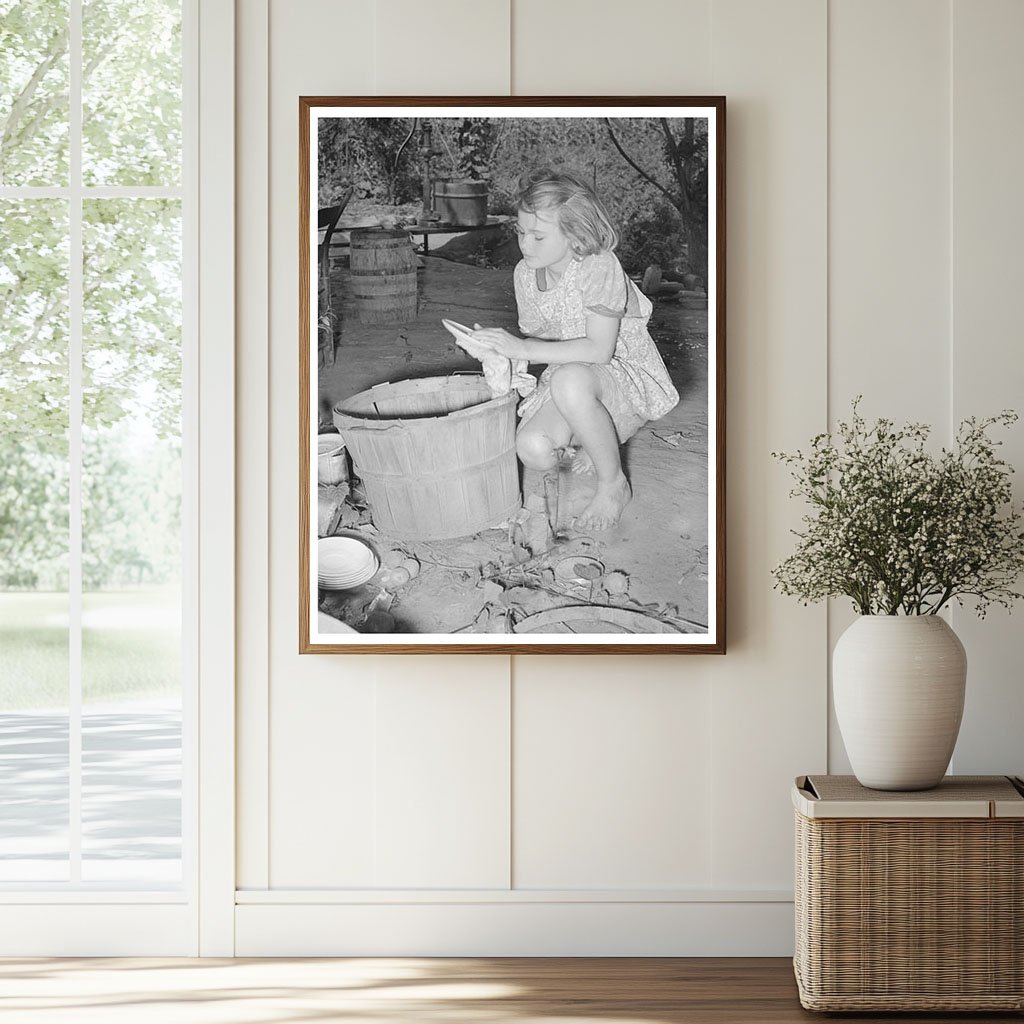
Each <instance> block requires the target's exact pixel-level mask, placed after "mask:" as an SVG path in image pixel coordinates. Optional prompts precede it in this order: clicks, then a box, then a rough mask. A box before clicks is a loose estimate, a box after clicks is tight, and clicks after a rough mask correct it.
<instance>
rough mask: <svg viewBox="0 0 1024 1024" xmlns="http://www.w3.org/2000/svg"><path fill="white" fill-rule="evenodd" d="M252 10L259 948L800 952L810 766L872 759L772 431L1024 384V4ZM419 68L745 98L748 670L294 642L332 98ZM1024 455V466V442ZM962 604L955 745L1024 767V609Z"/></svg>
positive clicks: (660, 3)
mask: <svg viewBox="0 0 1024 1024" xmlns="http://www.w3.org/2000/svg"><path fill="white" fill-rule="evenodd" d="M238 16H239V51H238V52H239V68H238V76H239V77H238V86H239V109H238V114H239V134H238V190H239V193H238V194H239V241H240V246H239V256H238V281H239V310H238V318H239V330H240V335H239V353H240V358H239V374H238V402H239V423H238V433H239V439H240V446H239V493H240V509H239V547H240V550H239V559H238V562H239V577H238V595H239V622H240V629H239V651H238V658H239V668H240V678H239V691H238V701H239V736H238V739H239V762H238V772H239V791H238V792H239V812H238V835H239V851H238V884H239V889H240V892H239V895H238V903H239V906H238V911H237V918H236V925H237V928H236V939H237V950H238V952H239V953H241V954H273V953H288V954H307V953H338V954H342V953H364V954H372V953H424V954H445V953H453V954H457V953H463V954H519V955H547V954H602V953H603V954H665V955H676V954H695V955H700V954H780V955H781V954H786V953H788V952H789V951H790V949H791V930H792V908H791V903H790V902H789V901H790V894H791V876H792V868H791V854H792V844H791V838H790V826H791V812H790V807H789V787H790V784H791V782H792V779H793V777H794V776H796V775H797V774H800V773H813V772H821V771H824V770H826V768H829V767H831V768H832V770H842V769H843V768H844V766H845V755H844V754H843V751H842V746H841V741H839V739H838V736H837V734H836V733H835V730H834V728H833V727H831V726H830V724H829V710H828V652H829V649H830V645H831V643H832V642H833V641H834V638H835V636H836V635H838V632H839V631H841V629H842V628H844V627H845V624H846V623H847V622H848V621H849V613H848V612H847V610H846V609H845V608H843V607H840V606H836V607H834V608H832V609H830V610H829V609H825V608H824V607H816V608H810V609H807V608H803V607H801V606H800V605H799V604H797V603H796V602H793V601H789V600H785V599H783V598H781V597H779V596H777V595H775V594H774V593H773V592H772V590H771V582H770V576H769V572H770V569H771V566H772V565H773V564H774V563H775V562H777V561H778V560H779V559H780V558H781V557H783V556H784V555H785V554H786V553H787V552H788V550H789V547H790V537H789V533H788V531H789V530H790V529H791V528H793V527H795V526H796V525H798V522H799V515H800V509H799V507H797V506H796V505H794V504H793V503H792V502H791V501H790V499H789V497H788V480H787V478H786V477H785V474H784V473H783V471H782V470H781V469H780V468H779V467H778V466H777V465H775V464H773V462H772V460H771V459H770V458H769V452H770V451H771V450H774V449H779V448H795V447H798V446H799V445H800V444H802V443H803V442H804V441H805V440H806V439H807V438H808V437H809V436H810V435H812V434H813V433H816V432H818V431H820V430H822V429H825V428H826V427H827V426H828V425H829V424H830V423H834V422H835V420H836V419H837V418H840V417H842V415H843V414H844V413H845V411H846V410H847V409H848V400H849V398H850V397H851V396H853V395H854V394H857V393H859V392H863V393H864V395H865V399H864V408H865V411H866V412H867V413H868V414H869V415H882V414H887V415H892V416H894V417H896V418H901V417H903V416H908V417H920V418H926V419H928V420H930V421H931V422H933V423H934V424H935V426H936V428H937V429H938V430H939V431H940V432H941V433H942V434H943V435H947V434H948V432H949V430H950V427H951V424H952V423H955V422H956V420H957V419H958V418H959V417H961V416H962V415H966V414H968V413H972V412H978V413H985V412H988V411H991V410H995V409H998V408H1002V407H1003V406H1005V405H1015V404H1016V405H1018V406H1019V405H1021V404H1022V403H1021V402H1020V401H1019V398H1020V397H1021V394H1022V389H1021V384H1022V378H1024V355H1022V354H1021V349H1020V345H1019V344H1018V340H1017V339H1019V336H1020V328H1019V316H1017V315H1016V314H1017V310H1016V308H1015V301H1014V300H1015V298H1016V297H1017V296H1018V295H1020V294H1021V293H1022V292H1024V270H1022V265H1024V264H1022V261H1021V259H1020V256H1019V251H1018V248H1017V247H1018V245H1019V244H1020V239H1021V238H1024V199H1022V195H1021V192H1020V190H1019V188H1018V187H1017V177H1018V176H1017V174H1016V169H1017V168H1018V167H1019V166H1020V165H1021V163H1022V160H1024V143H1022V142H1021V139H1020V136H1019V133H1015V132H1013V131H1012V125H1013V123H1014V121H1015V118H1016V110H1017V107H1018V106H1019V101H1020V98H1021V96H1022V94H1024V72H1022V71H1021V70H1020V69H1019V65H1018V62H1017V61H1016V60H1015V57H1016V54H1015V52H1014V45H1013V40H1015V39H1016V40H1019V39H1020V38H1021V37H1022V31H1024V5H1021V4H1020V3H1019V2H1016V0H970V2H969V3H968V0H952V2H951V3H937V2H935V0H832V2H830V3H824V2H822V0H773V2H772V3H764V2H763V0H634V2H632V3H630V4H628V5H622V4H618V3H611V2H603V3H594V2H591V0H557V2H551V0H430V2H429V3H422V2H419V0H348V2H345V3H337V2H328V0H245V2H244V3H239V4H238ZM410 92H412V93H422V94H452V95H457V94H459V93H466V94H495V95H504V94H508V93H514V94H519V95H530V94H545V95H558V94H567V95H568V94H579V95H582V94H591V93H593V94H630V93H632V94H650V95H680V94H688V93H690V94H697V95H700V94H705V95H707V94H724V95H725V96H726V97H727V104H728V106H727V111H728V114H727V125H728V128H727V133H728V157H729V159H728V246H727V260H728V343H727V352H728V371H727V377H728V401H727V408H728V423H727V437H728V478H727V487H728V529H727V536H728V553H729V569H728V580H727V592H728V628H729V635H728V648H729V653H728V654H727V655H726V656H725V657H724V658H715V657H686V658H671V657H660V656H647V657H634V658H629V657H619V656H616V657H600V658H582V657H580V658H571V657H540V656H537V657H525V656H524V657H515V658H508V657H501V656H487V657H458V656H429V657H428V656H423V657H399V656H391V657H387V656H381V657H355V656H352V657H343V656H305V657H301V658H300V657H299V656H298V655H297V654H296V651H297V646H298V641H297V617H298V590H297V587H298V583H297V580H298V567H297V536H298V523H297V503H298V498H297V493H296V488H297V479H298V468H297V463H296V455H297V448H298V445H297V437H296V429H297V427H296V425H297V416H298V409H297V396H298V379H297V373H298V359H297V323H298V312H297V299H296V296H297V260H296V239H297V236H298V226H297V206H298V203H297V162H298V161H297V139H298V130H297V109H298V97H299V96H300V95H304V94H311V95H346V94H349V95H357V94H375V93H379V94H389V93H390V94H402V93H410ZM268 126H269V127H268ZM267 215H268V218H269V219H268V220H267V219H265V218H266V217H267ZM267 224H269V230H268V228H267ZM1007 453H1008V455H1009V456H1010V457H1011V459H1013V460H1014V461H1016V462H1017V463H1018V464H1020V465H1024V430H1018V431H1016V432H1015V433H1014V434H1013V436H1012V438H1011V439H1010V441H1009V444H1008V447H1007ZM1021 614H1024V610H1022V612H1021ZM956 627H957V629H958V631H959V632H960V634H961V636H962V637H963V639H964V642H965V644H966V645H967V647H968V653H969V656H970V658H971V666H972V667H971V679H970V693H969V697H968V701H969V705H968V710H967V716H966V721H965V724H964V731H963V736H962V739H961V743H960V746H959V747H958V749H957V753H956V759H955V762H954V767H955V769H956V770H958V771H978V772H985V773H1002V772H1009V771H1016V772H1020V771H1022V770H1024V752H1022V746H1021V744H1020V741H1019V736H1018V735H1017V733H1016V732H1015V731H1014V729H1013V726H1012V724H1011V723H1012V721H1013V715H1012V713H1013V712H1016V720H1017V721H1020V720H1022V719H1024V715H1022V712H1024V687H1022V686H1021V685H1020V683H1021V680H1020V677H1019V670H1018V668H1017V666H1018V665H1019V664H1020V663H1021V661H1022V657H1021V656H1022V653H1024V640H1022V639H1021V636H1022V634H1021V631H1020V629H1019V628H1015V627H1014V623H1013V620H1008V619H1007V618H1005V617H1004V616H1002V615H1000V614H998V613H996V614H994V615H993V616H992V617H990V618H989V619H988V620H987V621H985V622H984V623H981V624H976V623H974V622H973V621H969V620H968V619H967V618H966V617H965V616H962V615H960V616H957V617H956Z"/></svg>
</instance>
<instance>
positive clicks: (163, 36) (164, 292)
mask: <svg viewBox="0 0 1024 1024" xmlns="http://www.w3.org/2000/svg"><path fill="white" fill-rule="evenodd" d="M67 18H68V11H67V3H66V2H64V0H20V2H19V0H0V52H3V55H4V59H3V61H0V183H2V184H6V185H14V186H17V185H51V186H57V185H65V184H67V180H68V131H67V121H68V94H67V90H68V59H69V58H68V35H67ZM180 21H181V11H180V4H179V3H177V2H173V0H131V2H129V0H89V3H87V4H85V5H84V7H83V22H82V29H83V50H84V64H83V68H82V101H83V139H82V145H83V161H82V173H83V179H84V181H85V183H86V184H87V185H98V184H109V185H132V186H137V185H143V186H144V185H164V186H171V185H177V184H179V183H180V181H181V166H180V152H181V118H180V108H181V75H180V53H181V25H180ZM0 211H2V216H0V394H2V396H3V397H2V402H0V585H2V586H53V587H62V586H64V585H66V573H67V546H68V532H67V529H68V527H67V523H68V483H67V481H68V474H69V470H68V424H69V415H70V409H69V400H68V395H69V365H68V213H67V204H66V202H65V201H64V200H61V199H42V198H40V199H22V200H2V201H0ZM83 214H84V221H85V223H84V233H83V244H84V261H83V287H84V295H83V360H82V383H83V388H82V421H83V427H84V430H85V435H84V439H83V463H84V464H83V485H84V493H83V517H84V530H83V541H84V548H85V550H84V552H83V555H84V558H85V560H86V564H85V566H84V568H85V569H86V571H87V575H88V580H87V582H88V583H89V584H90V585H94V586H103V585H108V584H112V583H120V582H128V581H130V580H139V579H142V578H144V577H145V578H147V579H148V580H149V581H159V580H160V579H162V578H173V575H174V574H175V573H176V571H177V567H176V565H172V564H170V563H171V562H173V561H174V559H175V557H176V553H175V551H174V550H173V549H172V550H170V551H165V550H164V549H166V548H167V547H168V543H167V541H168V538H172V537H173V538H175V539H176V537H177V534H178V532H179V520H180V454H177V453H180V443H181V442H180V435H181V425H180V421H181V409H180V401H181V327H180V324H181V298H180V291H181V218H180V211H179V208H178V203H177V202H176V201H172V200H167V199H88V200H87V201H86V202H85V205H84V211H83ZM154 473H155V474H156V476H154V475H153V474H154ZM129 478H131V479H132V480H134V481H136V484H135V485H134V486H129V485H128V479H129ZM147 502H149V504H148V505H147ZM161 502H165V509H161V508H159V507H158V506H160V503H161ZM164 512H166V515H165V514H164ZM140 513H141V514H140ZM139 522H142V523H147V522H148V523H149V525H150V529H149V530H148V531H147V530H143V529H141V528H140V529H135V528H130V527H129V524H131V523H139ZM175 542H176V541H175ZM89 559H92V562H91V563H90V562H89ZM147 574H148V575H147Z"/></svg>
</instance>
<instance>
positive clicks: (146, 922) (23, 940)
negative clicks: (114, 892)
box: [0, 894, 199, 1016]
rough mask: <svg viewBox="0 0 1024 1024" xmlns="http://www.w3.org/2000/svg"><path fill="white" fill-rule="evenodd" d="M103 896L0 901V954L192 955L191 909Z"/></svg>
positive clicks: (193, 917) (195, 946) (193, 922)
mask: <svg viewBox="0 0 1024 1024" xmlns="http://www.w3.org/2000/svg"><path fill="white" fill-rule="evenodd" d="M75 895H76V896H78V894H75ZM108 896H109V894H99V895H93V897H92V902H91V903H86V902H81V903H62V904H61V903H53V902H40V903H29V902H27V899H28V898H30V897H26V898H23V899H19V900H18V901H17V902H0V956H7V957H22V956H72V957H78V956H196V955H198V953H199V948H198V943H197V941H196V935H197V932H196V915H195V910H194V909H193V908H192V907H190V906H188V905H187V904H180V905H173V904H167V905H146V904H141V903H140V904H129V903H125V904H121V903H111V902H107V901H106V899H105V897H108ZM78 898H82V897H80V896H79V897H78ZM0 1016H2V1014H0Z"/></svg>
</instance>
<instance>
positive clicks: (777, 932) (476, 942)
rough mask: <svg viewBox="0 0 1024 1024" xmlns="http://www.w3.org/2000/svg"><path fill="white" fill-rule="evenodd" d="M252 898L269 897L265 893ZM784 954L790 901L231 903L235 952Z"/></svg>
mask: <svg viewBox="0 0 1024 1024" xmlns="http://www.w3.org/2000/svg"><path fill="white" fill-rule="evenodd" d="M239 895H240V896H241V895H242V894H239ZM261 896H262V897H263V899H268V898H272V896H273V894H272V893H267V894H261ZM341 898H343V897H339V899H341ZM792 954H793V904H792V903H791V902H784V901H781V900H775V899H768V900H766V901H764V902H755V901H753V900H749V899H748V900H743V901H740V902H710V901H701V902H681V901H678V900H676V901H671V902H613V901H610V900H601V901H598V902H589V903H588V902H563V901H557V902H538V901H536V900H533V901H529V902H527V901H515V902H510V901H492V902H488V901H481V902H448V901H444V902H435V903H427V902H417V903H411V902H410V903H393V902H391V903H387V902H382V903H368V902H365V901H363V900H360V901H358V902H350V903H343V902H337V901H333V902H330V903H320V904H311V903H296V902H293V901H282V902H280V903H268V902H263V901H262V900H261V901H260V902H255V901H253V902H240V903H239V905H238V906H236V908H235V955H236V956H538V957H543V956H792Z"/></svg>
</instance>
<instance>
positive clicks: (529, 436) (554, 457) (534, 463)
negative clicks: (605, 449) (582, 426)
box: [516, 402, 572, 473]
mask: <svg viewBox="0 0 1024 1024" xmlns="http://www.w3.org/2000/svg"><path fill="white" fill-rule="evenodd" d="M571 437H572V427H570V426H569V424H568V423H566V421H565V417H564V416H562V414H561V413H560V412H559V411H558V408H557V407H556V406H555V403H554V402H545V403H544V405H542V406H541V407H540V408H539V409H538V410H537V411H536V412H535V413H534V414H533V415H532V416H531V417H530V418H529V419H528V420H527V421H526V422H525V423H524V424H523V425H522V426H521V427H520V428H519V431H518V433H517V434H516V454H517V455H518V456H519V460H520V462H522V464H523V465H524V466H526V467H527V468H528V469H536V470H537V471H538V472H541V473H545V472H547V471H548V470H550V469H554V468H555V466H556V465H557V464H558V449H559V448H564V447H565V446H566V445H567V444H568V443H569V440H570V438H571Z"/></svg>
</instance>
